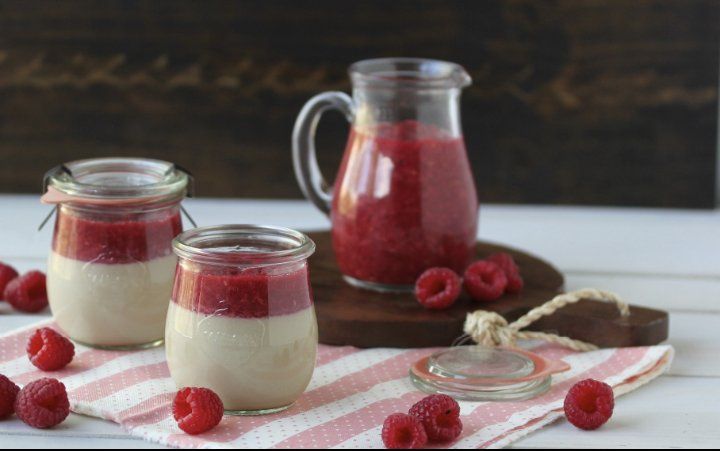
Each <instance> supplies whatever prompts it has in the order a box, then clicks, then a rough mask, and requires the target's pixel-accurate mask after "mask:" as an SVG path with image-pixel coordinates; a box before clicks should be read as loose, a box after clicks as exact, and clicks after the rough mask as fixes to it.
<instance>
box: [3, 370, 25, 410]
mask: <svg viewBox="0 0 720 451" xmlns="http://www.w3.org/2000/svg"><path fill="white" fill-rule="evenodd" d="M19 391H20V387H18V386H17V385H15V384H14V383H13V382H12V381H11V380H10V379H8V378H7V377H5V376H3V375H2V374H0V420H4V419H5V418H7V417H9V416H10V415H12V414H13V413H15V399H16V398H17V395H18V392H19Z"/></svg>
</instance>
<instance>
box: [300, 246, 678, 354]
mask: <svg viewBox="0 0 720 451" xmlns="http://www.w3.org/2000/svg"><path fill="white" fill-rule="evenodd" d="M309 235H310V237H311V238H312V239H313V240H314V241H315V243H316V244H317V252H316V253H315V255H314V256H313V257H312V258H311V260H310V268H311V279H312V285H313V292H314V295H315V307H316V310H317V315H318V327H319V332H320V342H321V343H324V344H329V345H350V346H356V347H361V348H374V347H393V348H415V347H434V346H449V345H450V344H452V342H453V341H454V340H455V339H456V338H458V337H459V336H461V335H462V330H463V324H464V322H465V317H466V315H467V313H468V312H470V311H474V310H478V309H482V310H491V311H495V312H497V313H499V314H501V315H503V316H504V317H505V318H506V319H508V320H509V321H512V320H514V319H517V318H519V317H520V316H522V315H523V314H525V313H527V312H528V311H529V310H530V309H531V308H533V307H536V306H538V305H540V304H543V303H544V302H547V301H548V300H550V299H552V298H553V297H554V296H555V295H557V294H558V293H560V292H561V291H562V289H563V286H564V277H563V275H562V274H561V273H560V272H559V271H558V270H557V269H556V268H554V267H553V266H552V265H551V264H550V263H548V262H545V261H544V260H542V259H540V258H538V257H535V256H533V255H530V254H527V253H525V252H522V251H519V250H516V249H511V248H508V247H505V246H501V245H497V244H491V243H486V242H479V243H478V245H477V255H478V258H484V257H486V256H488V255H490V254H492V253H494V252H499V251H502V252H508V253H510V254H511V255H512V256H513V257H514V258H515V261H516V262H517V264H518V266H520V270H521V272H522V275H523V278H524V279H525V288H524V290H523V291H522V293H520V294H517V295H505V296H503V297H502V298H501V299H499V300H497V301H495V302H490V303H478V302H475V301H473V300H471V299H470V298H469V296H468V295H467V294H465V293H463V295H462V296H461V298H460V299H459V300H458V302H457V303H456V304H455V305H454V306H453V307H451V308H450V309H448V310H442V311H430V310H426V309H424V308H423V307H422V306H421V305H420V304H418V302H417V301H416V300H415V297H414V296H413V294H412V293H377V292H374V291H369V290H362V289H358V288H355V287H352V286H350V285H348V284H347V283H346V282H345V281H344V280H343V278H342V275H341V274H340V271H339V270H338V267H337V265H336V263H335V257H334V255H333V251H332V244H331V237H330V233H328V232H316V233H309ZM632 311H633V315H632V316H631V318H630V319H621V318H619V315H618V312H617V309H616V308H615V307H614V306H613V305H609V304H604V303H601V302H596V301H581V302H580V303H578V304H576V305H574V306H570V307H567V308H565V309H563V310H561V311H559V312H557V313H556V314H554V315H552V316H551V317H548V318H545V319H543V320H542V321H540V322H538V323H536V324H535V325H534V326H535V327H533V329H535V330H546V331H552V332H556V333H561V334H563V335H566V336H570V337H572V338H577V339H581V340H584V341H590V342H592V343H595V344H598V345H600V346H606V347H610V346H634V345H649V344H656V343H659V342H662V341H664V340H665V339H666V338H667V329H668V327H667V326H668V325H667V322H668V321H667V313H665V312H660V311H656V310H650V309H642V308H633V309H632Z"/></svg>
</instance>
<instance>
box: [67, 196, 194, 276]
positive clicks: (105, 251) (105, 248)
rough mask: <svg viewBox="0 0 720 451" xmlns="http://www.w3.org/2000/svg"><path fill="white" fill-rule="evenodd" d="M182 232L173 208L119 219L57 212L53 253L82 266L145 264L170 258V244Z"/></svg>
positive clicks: (179, 219)
mask: <svg viewBox="0 0 720 451" xmlns="http://www.w3.org/2000/svg"><path fill="white" fill-rule="evenodd" d="M180 232H182V219H181V218H180V213H179V211H178V210H177V209H176V208H173V209H170V210H169V211H167V212H162V213H154V214H152V216H151V215H150V214H139V215H138V214H135V215H127V216H124V217H123V216H118V215H117V214H109V215H107V216H106V217H104V216H103V215H101V214H94V215H85V214H81V213H75V212H72V211H66V210H65V209H63V208H61V209H59V210H58V217H57V221H56V222H55V235H54V238H53V251H54V252H55V253H57V254H59V255H62V256H63V257H66V258H70V259H73V260H80V261H85V262H93V263H103V264H123V263H133V262H146V261H150V260H154V259H156V258H161V257H167V256H169V255H171V254H172V240H173V239H174V238H175V237H176V236H177V235H178V234H180Z"/></svg>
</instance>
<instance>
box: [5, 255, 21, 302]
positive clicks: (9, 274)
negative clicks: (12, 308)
mask: <svg viewBox="0 0 720 451" xmlns="http://www.w3.org/2000/svg"><path fill="white" fill-rule="evenodd" d="M18 275H19V274H18V272H17V271H15V268H13V267H12V266H8V265H6V264H3V263H0V300H2V299H4V298H5V297H4V296H3V292H4V291H5V287H6V286H7V284H8V283H10V281H11V280H13V279H14V278H16V277H17V276H18Z"/></svg>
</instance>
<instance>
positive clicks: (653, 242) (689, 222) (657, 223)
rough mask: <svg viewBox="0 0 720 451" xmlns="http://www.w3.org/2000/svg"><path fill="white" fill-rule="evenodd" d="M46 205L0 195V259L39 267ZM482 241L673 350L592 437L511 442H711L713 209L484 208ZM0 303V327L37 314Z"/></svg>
mask: <svg viewBox="0 0 720 451" xmlns="http://www.w3.org/2000/svg"><path fill="white" fill-rule="evenodd" d="M187 207H188V210H189V211H190V212H191V214H192V215H193V216H194V217H195V219H196V220H197V221H198V223H199V224H200V225H210V224H220V223H243V222H252V223H265V224H275V225H284V226H288V227H293V228H300V229H305V230H319V229H326V228H327V227H328V226H329V222H328V220H327V219H326V218H325V217H324V216H323V215H321V214H320V213H318V212H317V211H316V210H314V209H313V208H312V207H311V206H310V205H309V204H307V203H305V202H302V201H237V200H209V199H203V200H192V201H189V202H188V203H187ZM47 212H48V208H47V207H44V206H41V205H39V204H38V203H37V198H36V197H31V196H0V232H2V236H3V239H2V240H0V260H5V261H8V262H10V263H12V264H14V265H16V266H17V267H18V268H19V269H21V270H28V269H31V268H41V269H44V267H45V263H44V261H45V256H46V253H47V250H48V249H49V245H50V238H51V228H50V227H49V228H47V229H46V230H44V231H43V232H40V233H38V232H36V228H37V225H38V224H39V223H40V222H41V220H42V219H43V217H44V216H45V215H46V214H47ZM481 224H482V226H481V233H480V235H481V237H482V238H483V239H486V240H490V241H496V242H501V243H510V244H512V245H513V246H514V247H517V248H522V249H526V250H528V251H531V252H533V253H535V254H537V255H540V256H542V257H544V258H546V259H548V260H550V261H552V262H554V263H555V265H556V266H558V268H559V269H561V270H562V271H563V272H564V273H565V274H566V276H567V288H568V289H576V288H582V287H586V286H590V287H596V288H603V289H609V290H612V291H616V292H618V293H619V294H621V295H622V296H624V297H625V298H626V299H628V300H631V301H632V302H633V303H637V304H644V305H648V306H651V307H655V308H663V309H667V310H669V311H671V339H670V342H671V343H672V344H673V345H674V346H675V348H676V351H677V355H676V360H675V363H674V365H673V368H672V370H671V371H670V373H669V374H668V375H667V376H663V377H662V378H660V379H659V380H658V381H656V382H654V383H652V384H650V385H649V386H646V387H644V388H642V389H640V390H638V391H637V392H634V393H631V394H629V395H626V396H625V397H623V398H621V399H620V400H618V403H617V407H616V415H615V417H614V418H613V421H612V422H611V423H610V424H608V425H607V427H605V428H603V429H601V430H600V431H596V432H593V433H585V432H581V431H578V430H576V429H575V428H573V427H572V426H570V425H568V424H567V423H566V422H563V421H561V422H558V423H557V424H555V425H553V426H550V427H548V428H546V429H544V430H542V431H540V432H538V433H535V434H533V435H531V436H529V437H527V438H525V439H523V440H521V441H519V442H517V443H516V444H515V446H516V447H528V448H538V447H560V448H596V447H611V448H625V447H699V448H711V447H718V446H720V427H718V426H720V420H718V418H720V407H719V406H720V358H719V357H718V356H720V211H717V210H716V211H678V210H667V211H663V210H641V209H606V208H567V207H522V206H485V207H483V209H482V213H481ZM47 315H48V312H44V313H42V314H40V315H18V314H16V313H14V312H12V311H11V310H10V309H9V308H8V307H7V306H6V305H3V304H0V332H4V331H7V330H11V329H13V328H16V327H20V326H23V325H27V324H30V323H32V322H34V321H37V320H39V319H41V318H42V317H46V316H47ZM11 446H12V447H22V448H33V447H54V448H95V447H103V448H126V447H133V448H146V447H147V448H151V447H154V446H153V445H151V444H148V443H145V442H142V441H139V440H137V439H133V438H130V437H128V436H127V435H126V434H125V433H124V432H123V431H122V429H121V428H119V427H118V426H117V425H114V424H112V423H109V422H105V421H101V420H97V419H92V418H87V417H81V416H77V415H72V417H71V419H70V420H69V421H68V422H66V423H65V424H64V425H63V426H62V428H61V429H60V430H53V431H50V432H47V431H45V432H43V431H37V430H33V429H30V428H28V427H27V426H25V425H23V424H22V423H20V422H19V421H17V420H15V419H13V420H9V421H5V422H0V447H2V448H8V447H11Z"/></svg>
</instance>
